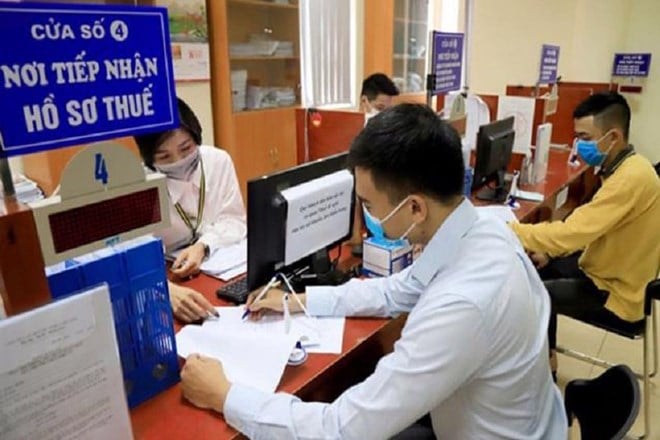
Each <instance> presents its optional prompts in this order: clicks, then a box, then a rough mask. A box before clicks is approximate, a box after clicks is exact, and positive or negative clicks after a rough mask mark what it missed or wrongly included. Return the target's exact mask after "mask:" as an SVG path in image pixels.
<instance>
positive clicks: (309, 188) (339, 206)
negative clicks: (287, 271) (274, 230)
mask: <svg viewBox="0 0 660 440" xmlns="http://www.w3.org/2000/svg"><path fill="white" fill-rule="evenodd" d="M282 197H284V199H286V201H287V204H288V211H287V219H286V246H285V249H284V264H286V265H289V264H291V263H294V262H296V261H298V260H300V259H301V258H303V257H306V256H307V255H309V254H311V253H313V252H316V251H318V250H319V249H323V248H324V247H326V246H328V245H330V244H332V243H334V242H335V241H337V240H339V239H341V238H342V237H344V236H346V235H347V234H348V232H349V229H350V225H351V201H352V197H353V175H352V174H351V173H349V172H348V171H346V170H343V171H337V172H336V173H332V174H328V175H327V176H324V177H320V178H318V179H314V180H310V181H309V182H306V183H303V184H302V185H297V186H294V187H291V188H288V189H285V190H284V191H282Z"/></svg>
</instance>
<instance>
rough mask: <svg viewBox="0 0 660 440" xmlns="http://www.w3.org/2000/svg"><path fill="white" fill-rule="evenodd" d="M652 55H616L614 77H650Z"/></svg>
mask: <svg viewBox="0 0 660 440" xmlns="http://www.w3.org/2000/svg"><path fill="white" fill-rule="evenodd" d="M650 67H651V54H650V53H615V54H614V68H613V70H612V76H649V68H650Z"/></svg>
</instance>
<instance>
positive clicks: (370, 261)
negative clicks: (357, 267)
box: [362, 237, 413, 278]
mask: <svg viewBox="0 0 660 440" xmlns="http://www.w3.org/2000/svg"><path fill="white" fill-rule="evenodd" d="M412 262H413V252H412V246H411V245H410V243H408V241H405V240H404V241H402V242H381V241H376V240H374V238H373V237H369V238H367V239H366V240H364V243H363V246H362V273H363V274H364V275H365V276H368V277H372V278H373V277H386V276H389V275H392V274H395V273H397V272H401V271H402V270H403V269H405V268H406V267H408V266H410V265H411V264H412Z"/></svg>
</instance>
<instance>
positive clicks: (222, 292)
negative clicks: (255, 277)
mask: <svg viewBox="0 0 660 440" xmlns="http://www.w3.org/2000/svg"><path fill="white" fill-rule="evenodd" d="M249 293H250V292H248V286H247V276H244V277H242V278H239V279H237V280H235V281H231V282H229V283H227V284H225V285H224V286H222V287H221V288H219V289H218V290H217V291H216V292H215V294H216V295H217V296H218V298H220V299H224V300H225V301H229V302H232V303H234V304H245V302H246V301H247V297H248V294H249Z"/></svg>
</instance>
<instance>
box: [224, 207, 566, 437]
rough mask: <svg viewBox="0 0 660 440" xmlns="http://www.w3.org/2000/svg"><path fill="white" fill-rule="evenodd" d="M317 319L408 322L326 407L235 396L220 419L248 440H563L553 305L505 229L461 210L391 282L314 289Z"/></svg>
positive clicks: (240, 390)
mask: <svg viewBox="0 0 660 440" xmlns="http://www.w3.org/2000/svg"><path fill="white" fill-rule="evenodd" d="M307 308H308V310H309V312H310V313H311V314H313V315H316V316H394V315H397V314H399V313H402V312H409V313H410V314H409V316H408V320H407V322H406V324H405V327H404V328H403V331H402V334H401V338H400V339H399V340H398V341H397V342H396V344H395V346H394V351H393V352H392V353H390V354H389V355H387V356H385V357H383V358H382V359H381V360H380V362H379V363H378V365H377V367H376V370H375V371H374V373H373V374H372V375H371V376H370V377H368V378H367V379H366V380H365V381H364V382H362V383H360V384H358V385H356V386H354V387H352V388H350V389H348V390H347V391H345V392H344V393H343V394H342V395H341V396H340V397H339V398H337V400H335V401H334V402H333V403H331V404H327V403H315V402H309V403H308V402H302V401H301V400H300V399H298V398H296V397H295V396H292V395H288V394H283V393H280V394H272V393H264V392H261V391H257V390H254V389H251V388H249V387H246V386H242V385H237V384H234V385H233V386H232V387H231V390H230V392H229V394H228V396H227V400H226V402H225V408H224V411H225V419H226V420H227V422H228V423H229V424H230V425H231V426H233V427H235V428H236V429H238V430H239V431H241V432H243V433H244V434H246V435H247V436H248V437H249V438H251V439H288V438H297V439H359V440H366V439H385V438H388V437H391V436H392V435H394V434H396V433H398V432H400V431H402V430H403V429H405V428H406V427H408V426H409V425H411V424H412V423H414V422H415V421H416V420H417V419H418V418H420V417H421V416H423V415H424V414H426V413H429V412H430V413H431V419H432V421H433V429H434V431H435V433H436V436H437V437H438V438H439V439H491V438H502V439H525V440H528V439H565V438H566V437H567V422H566V416H565V413H564V408H563V404H562V399H561V395H560V393H559V390H558V389H557V387H556V386H555V385H554V383H553V382H552V378H551V375H550V369H549V365H548V346H547V338H546V335H547V328H548V317H549V311H550V303H549V299H548V294H547V293H546V291H545V288H544V287H543V284H542V283H541V280H540V278H539V276H538V274H537V273H536V270H535V269H534V267H533V265H532V263H531V262H530V260H529V258H527V256H526V255H525V253H524V251H523V249H522V247H521V246H520V243H519V242H518V240H517V239H516V238H515V236H514V235H513V233H512V232H511V231H510V230H509V228H508V227H507V226H506V225H505V224H504V222H502V221H501V220H498V219H496V218H494V217H491V216H489V215H485V214H480V213H479V212H478V210H477V209H475V208H474V206H472V204H471V203H470V202H469V201H467V200H464V201H463V202H462V203H461V204H460V205H459V206H458V207H457V208H456V209H455V210H454V212H453V213H452V214H451V215H450V216H449V217H448V218H447V219H446V221H445V222H444V223H443V225H442V226H441V227H440V229H439V230H438V231H437V232H436V234H435V235H434V237H433V239H432V240H431V241H430V243H429V244H428V245H427V246H426V249H424V252H423V253H422V255H421V256H420V257H419V258H418V259H417V261H416V262H415V263H414V264H413V265H412V266H411V267H409V268H408V269H406V270H405V271H403V272H401V273H399V274H396V275H394V276H391V277H389V278H382V279H374V280H365V281H361V280H353V281H351V282H349V283H347V284H345V285H343V286H340V287H319V288H313V289H312V288H310V289H309V290H308V295H307Z"/></svg>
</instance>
